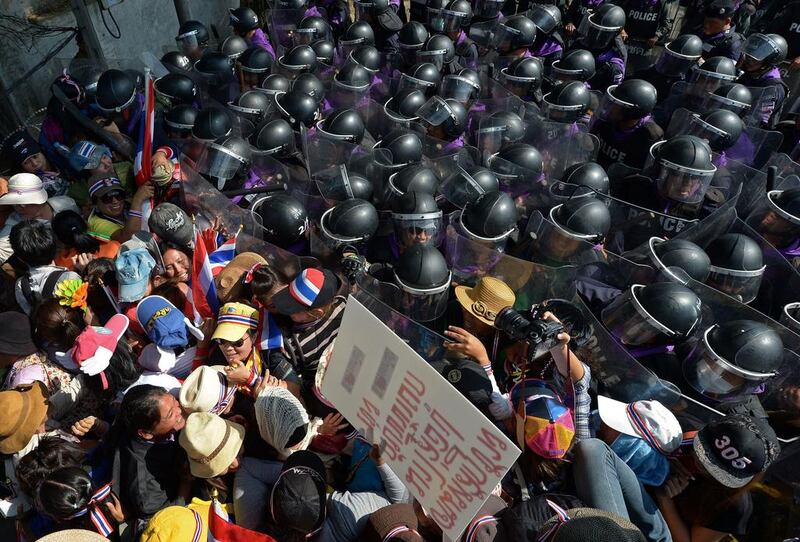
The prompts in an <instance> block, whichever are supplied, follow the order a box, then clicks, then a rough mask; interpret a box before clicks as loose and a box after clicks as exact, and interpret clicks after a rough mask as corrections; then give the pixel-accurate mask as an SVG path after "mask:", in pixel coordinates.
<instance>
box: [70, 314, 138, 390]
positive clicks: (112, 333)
mask: <svg viewBox="0 0 800 542" xmlns="http://www.w3.org/2000/svg"><path fill="white" fill-rule="evenodd" d="M128 323H129V322H128V317H127V316H125V315H124V314H115V315H114V316H112V317H111V318H110V319H109V320H108V322H106V325H105V326H103V327H97V326H88V327H87V328H86V329H84V330H83V332H82V333H81V334H80V335H78V338H77V339H75V346H74V347H73V348H72V359H73V361H74V362H75V363H76V364H77V365H78V367H80V370H81V372H83V373H85V374H87V375H89V376H95V375H98V374H100V373H102V372H103V371H105V370H106V369H107V368H108V364H109V363H110V361H111V356H113V355H114V350H115V349H116V348H117V343H118V342H119V340H120V339H121V338H122V336H123V335H124V334H125V331H126V330H127V329H128Z"/></svg>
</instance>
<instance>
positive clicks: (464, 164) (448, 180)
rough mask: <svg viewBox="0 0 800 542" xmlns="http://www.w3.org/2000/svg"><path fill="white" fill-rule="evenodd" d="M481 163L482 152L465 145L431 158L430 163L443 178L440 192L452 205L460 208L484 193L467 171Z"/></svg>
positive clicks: (440, 177)
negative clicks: (452, 152)
mask: <svg viewBox="0 0 800 542" xmlns="http://www.w3.org/2000/svg"><path fill="white" fill-rule="evenodd" d="M480 163H481V159H480V153H478V150H477V149H475V147H463V148H461V149H459V151H458V152H457V153H455V154H451V155H448V156H444V157H442V158H439V159H436V160H431V161H430V162H429V165H430V167H431V168H432V169H433V170H434V171H435V172H436V175H437V176H438V177H439V179H441V180H442V182H441V184H439V193H440V194H441V195H442V197H444V199H446V200H447V201H448V202H449V203H450V204H451V205H453V206H455V207H458V208H459V209H460V208H463V207H464V205H465V204H466V203H467V202H468V201H472V200H474V199H475V198H477V197H478V196H480V195H481V194H483V193H484V190H483V189H482V188H481V186H480V185H479V184H478V183H477V182H475V180H474V179H472V177H471V176H470V175H469V174H468V173H467V172H466V171H465V170H466V169H468V168H471V167H474V166H478V165H480Z"/></svg>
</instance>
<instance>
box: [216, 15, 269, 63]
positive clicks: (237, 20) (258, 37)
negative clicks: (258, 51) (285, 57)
mask: <svg viewBox="0 0 800 542" xmlns="http://www.w3.org/2000/svg"><path fill="white" fill-rule="evenodd" d="M228 13H229V17H230V25H231V26H232V27H233V31H234V32H236V34H238V35H239V36H241V37H243V38H244V39H246V40H247V42H248V45H251V46H253V45H255V46H257V47H261V48H262V49H264V50H265V51H267V52H268V53H269V54H270V55H272V58H276V57H275V49H274V48H273V47H272V43H270V41H269V37H267V35H266V34H264V31H263V30H261V21H260V20H259V19H258V15H256V12H255V11H253V10H252V9H250V8H247V7H240V8H236V9H229V10H228Z"/></svg>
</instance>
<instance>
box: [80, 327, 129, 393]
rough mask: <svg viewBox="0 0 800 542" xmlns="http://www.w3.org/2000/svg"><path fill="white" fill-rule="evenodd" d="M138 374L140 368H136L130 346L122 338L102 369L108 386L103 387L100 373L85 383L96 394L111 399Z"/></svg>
mask: <svg viewBox="0 0 800 542" xmlns="http://www.w3.org/2000/svg"><path fill="white" fill-rule="evenodd" d="M140 374H141V370H140V369H138V368H137V365H136V360H135V359H134V357H133V352H132V351H131V348H130V346H128V343H127V342H126V341H125V339H124V338H122V339H121V340H120V341H119V342H118V343H117V348H116V349H115V350H114V353H113V354H112V355H111V360H110V361H109V364H108V367H107V368H106V370H105V371H103V375H105V378H106V382H107V386H108V387H106V388H104V387H103V379H102V377H101V376H100V375H96V376H92V377H89V378H88V379H87V380H86V385H87V387H88V388H89V389H90V390H92V391H93V392H94V393H95V394H96V395H98V396H100V397H103V398H104V399H108V400H109V401H113V400H114V398H115V397H116V396H117V394H118V393H119V392H121V391H123V390H124V389H125V388H127V387H128V386H130V385H131V384H133V383H134V382H136V379H138V378H139V375H140Z"/></svg>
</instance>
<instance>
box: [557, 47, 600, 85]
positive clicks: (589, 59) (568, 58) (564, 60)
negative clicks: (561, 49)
mask: <svg viewBox="0 0 800 542" xmlns="http://www.w3.org/2000/svg"><path fill="white" fill-rule="evenodd" d="M595 66H596V64H595V60H594V55H593V54H592V53H590V52H589V51H587V50H586V49H573V50H572V51H567V52H566V53H564V56H562V57H561V58H560V59H558V60H556V61H554V62H553V64H552V66H551V68H552V69H553V77H554V78H555V79H558V80H561V81H583V82H586V81H588V80H589V79H591V78H592V77H594V72H595V69H596V68H595Z"/></svg>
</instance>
